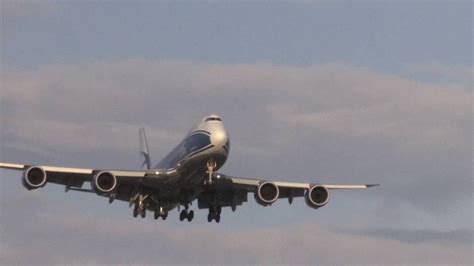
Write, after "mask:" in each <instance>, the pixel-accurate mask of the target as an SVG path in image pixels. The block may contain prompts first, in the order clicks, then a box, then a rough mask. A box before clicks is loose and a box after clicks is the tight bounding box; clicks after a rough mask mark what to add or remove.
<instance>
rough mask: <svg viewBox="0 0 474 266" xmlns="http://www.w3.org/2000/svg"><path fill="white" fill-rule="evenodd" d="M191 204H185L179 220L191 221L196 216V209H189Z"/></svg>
mask: <svg viewBox="0 0 474 266" xmlns="http://www.w3.org/2000/svg"><path fill="white" fill-rule="evenodd" d="M188 209H189V206H188V205H186V206H185V209H184V210H182V211H181V212H180V213H179V220H180V221H181V222H182V221H184V220H188V222H191V221H192V220H193V218H194V211H192V210H191V211H189V210H188Z"/></svg>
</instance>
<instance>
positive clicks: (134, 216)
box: [133, 208, 138, 218]
mask: <svg viewBox="0 0 474 266" xmlns="http://www.w3.org/2000/svg"><path fill="white" fill-rule="evenodd" d="M137 216H138V209H137V208H133V218H137Z"/></svg>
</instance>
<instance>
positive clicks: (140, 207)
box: [133, 202, 146, 218]
mask: <svg viewBox="0 0 474 266" xmlns="http://www.w3.org/2000/svg"><path fill="white" fill-rule="evenodd" d="M138 215H140V216H141V217H142V218H145V217H146V207H145V204H143V202H142V203H138V202H137V203H135V207H133V217H137V216H138Z"/></svg>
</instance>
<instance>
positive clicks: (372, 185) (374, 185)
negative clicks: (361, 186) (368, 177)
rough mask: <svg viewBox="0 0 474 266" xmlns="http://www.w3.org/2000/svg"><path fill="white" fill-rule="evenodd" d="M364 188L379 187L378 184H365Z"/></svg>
mask: <svg viewBox="0 0 474 266" xmlns="http://www.w3.org/2000/svg"><path fill="white" fill-rule="evenodd" d="M366 186H367V188H369V187H378V186H380V184H367V185H366Z"/></svg>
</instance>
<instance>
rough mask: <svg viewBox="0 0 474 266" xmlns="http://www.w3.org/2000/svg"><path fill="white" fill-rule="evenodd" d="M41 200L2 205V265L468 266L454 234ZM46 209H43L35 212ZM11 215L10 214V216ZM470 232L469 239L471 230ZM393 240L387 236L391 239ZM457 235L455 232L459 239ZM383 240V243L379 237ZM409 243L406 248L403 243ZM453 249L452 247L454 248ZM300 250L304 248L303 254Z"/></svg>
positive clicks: (35, 196)
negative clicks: (90, 207)
mask: <svg viewBox="0 0 474 266" xmlns="http://www.w3.org/2000/svg"><path fill="white" fill-rule="evenodd" d="M44 195H45V194H41V193H37V192H33V193H22V194H20V195H18V194H17V195H15V196H12V197H11V198H10V200H11V201H12V202H15V204H7V205H4V206H2V212H1V214H2V215H1V219H2V238H1V239H2V249H1V251H0V254H1V256H0V263H2V264H31V263H34V264H55V263H58V264H64V263H68V264H69V263H71V262H73V263H75V264H132V263H133V264H150V263H151V264H170V263H173V264H209V263H213V264H214V263H216V264H249V263H251V264H253V263H258V264H267V263H270V264H273V263H284V264H296V263H298V264H299V263H302V264H334V263H336V264H340V263H349V262H350V263H351V264H360V263H362V264H367V263H371V264H373V263H375V264H381V263H382V264H392V263H397V264H398V263H405V264H406V263H410V264H415V263H416V264H420V263H436V264H446V263H447V264H460V263H463V264H469V263H472V256H471V246H470V243H472V242H466V241H465V239H463V238H462V237H461V238H459V237H451V238H450V240H451V241H449V242H446V241H438V240H440V239H441V238H445V237H446V236H447V235H457V234H458V233H443V232H435V231H430V232H421V233H416V232H415V234H421V235H425V236H426V235H436V236H435V237H434V238H430V239H423V240H422V242H423V243H422V244H420V245H419V244H417V242H418V241H410V240H408V241H405V240H406V239H402V240H401V241H400V239H399V238H400V237H401V238H407V239H410V238H411V237H409V236H408V234H411V233H414V232H413V231H412V232H410V231H404V230H398V231H397V232H394V231H395V230H394V231H390V230H388V231H386V232H383V233H380V232H377V233H374V232H371V233H369V234H365V233H363V234H352V233H341V232H334V231H329V230H326V229H323V228H321V227H320V226H318V225H317V224H314V223H299V224H298V223H297V224H296V225H294V226H291V227H289V226H276V227H267V228H257V229H252V228H250V229H241V230H238V231H235V230H232V229H229V228H227V227H226V226H225V225H222V224H221V225H215V224H213V225H212V226H206V225H202V224H201V225H192V224H184V225H182V226H178V225H173V224H172V223H170V222H169V221H167V222H166V223H163V222H158V223H156V222H152V220H151V218H148V219H145V220H141V219H140V220H136V219H132V218H129V219H115V218H107V217H104V216H100V217H96V216H94V214H93V212H90V211H81V212H73V211H71V210H68V209H65V207H64V206H63V205H61V203H58V202H54V201H53V202H52V201H50V199H46V198H45V196H44ZM42 205H43V206H45V205H49V206H48V207H46V208H42V209H43V212H39V211H38V210H39V209H41V206H42ZM11 213H15V215H10V214H11ZM467 232H468V233H469V232H470V234H471V236H472V231H467ZM392 233H393V234H392ZM460 233H461V232H460ZM381 236H382V237H381ZM407 242H408V243H407ZM453 242H455V245H452V244H453ZM303 247H304V248H303Z"/></svg>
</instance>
